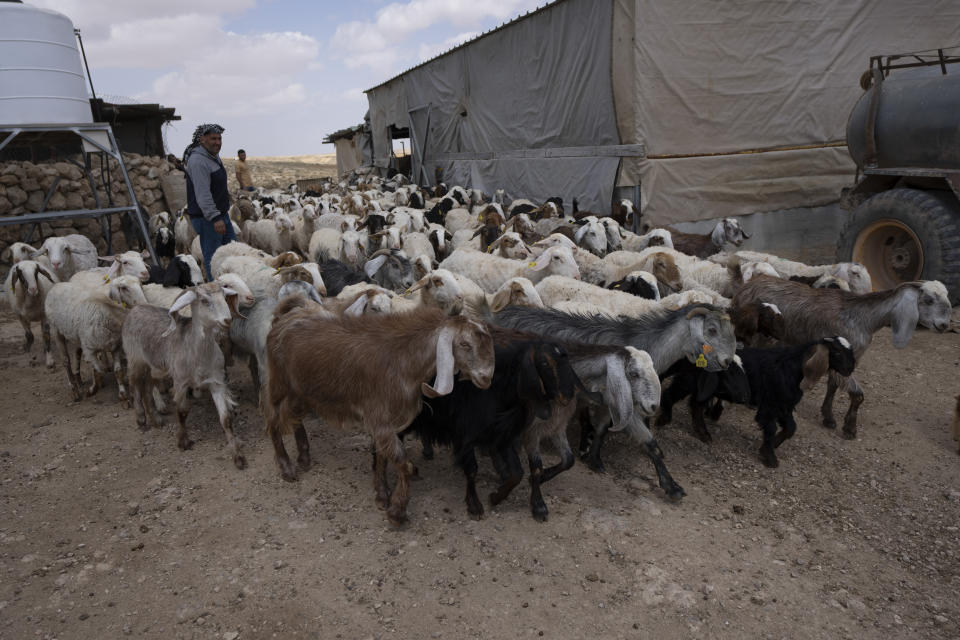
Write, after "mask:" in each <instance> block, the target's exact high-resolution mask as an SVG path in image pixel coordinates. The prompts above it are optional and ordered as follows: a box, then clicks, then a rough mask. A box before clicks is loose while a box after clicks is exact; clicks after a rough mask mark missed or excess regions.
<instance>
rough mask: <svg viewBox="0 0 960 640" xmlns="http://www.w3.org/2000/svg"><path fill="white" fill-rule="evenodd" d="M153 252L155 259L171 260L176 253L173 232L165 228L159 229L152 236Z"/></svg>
mask: <svg viewBox="0 0 960 640" xmlns="http://www.w3.org/2000/svg"><path fill="white" fill-rule="evenodd" d="M153 250H154V251H155V252H156V254H157V258H167V259H168V260H169V259H172V258H173V256H174V255H176V253H177V241H176V237H175V236H174V235H173V231H171V230H170V229H168V228H166V227H160V228H159V229H157V230H156V231H155V232H154V234H153Z"/></svg>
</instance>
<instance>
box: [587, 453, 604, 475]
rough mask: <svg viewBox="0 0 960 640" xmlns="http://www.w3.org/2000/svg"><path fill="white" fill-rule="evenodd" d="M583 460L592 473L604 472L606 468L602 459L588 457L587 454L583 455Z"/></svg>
mask: <svg viewBox="0 0 960 640" xmlns="http://www.w3.org/2000/svg"><path fill="white" fill-rule="evenodd" d="M583 462H584V463H585V464H586V465H587V468H588V469H590V471H593V472H594V473H606V472H607V469H606V467H604V466H603V461H602V460H600V459H599V458H590V457H587V456H584V457H583Z"/></svg>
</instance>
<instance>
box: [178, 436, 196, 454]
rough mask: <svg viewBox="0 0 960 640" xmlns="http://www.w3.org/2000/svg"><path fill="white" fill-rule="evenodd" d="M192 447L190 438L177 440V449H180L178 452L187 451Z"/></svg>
mask: <svg viewBox="0 0 960 640" xmlns="http://www.w3.org/2000/svg"><path fill="white" fill-rule="evenodd" d="M192 447H193V440H191V439H190V438H180V439H179V440H177V448H178V449H180V451H187V450H189V449H190V448H192Z"/></svg>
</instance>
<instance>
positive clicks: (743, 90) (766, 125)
mask: <svg viewBox="0 0 960 640" xmlns="http://www.w3.org/2000/svg"><path fill="white" fill-rule="evenodd" d="M958 25H960V4H957V3H955V2H951V1H948V0H931V1H926V2H922V3H921V2H917V1H916V0H913V1H911V0H848V1H846V2H842V3H835V2H831V1H829V0H811V1H810V2H805V3H779V2H778V3H770V2H765V3H762V2H725V3H718V2H715V1H714V0H692V1H691V2H688V3H679V4H678V3H673V4H671V3H663V2H656V1H655V0H560V1H558V2H555V3H553V4H550V5H548V6H546V7H544V8H542V9H540V10H538V11H535V12H533V13H531V14H529V15H527V16H524V17H521V18H520V19H518V20H516V21H514V22H512V23H509V24H507V25H505V26H503V27H501V28H499V29H497V30H494V31H492V32H490V33H487V34H484V35H482V36H480V37H479V38H477V39H475V40H473V41H471V42H469V43H467V44H465V45H462V46H460V47H458V48H456V49H454V50H452V51H451V52H448V53H446V54H443V55H441V56H439V57H437V58H435V59H433V60H430V61H428V62H426V63H424V64H421V65H419V66H417V67H414V68H413V69H411V70H409V71H407V72H405V73H404V74H402V75H400V76H397V77H396V78H393V79H392V80H390V81H388V82H386V83H384V84H383V85H380V86H378V87H375V88H374V89H371V90H370V91H368V92H367V96H368V99H369V102H370V113H371V130H372V131H371V133H372V136H373V150H374V164H375V165H376V166H377V167H381V168H384V167H386V166H387V163H388V161H389V151H390V140H389V137H390V135H389V128H390V126H391V125H392V126H393V127H395V128H406V127H409V128H410V138H411V146H412V148H413V167H414V172H415V179H417V181H418V182H421V183H432V182H433V176H434V170H435V169H436V168H437V167H439V168H440V169H442V171H443V175H444V179H445V180H447V181H448V182H450V183H457V184H464V185H467V186H473V187H477V188H480V189H482V190H484V191H487V192H491V191H492V190H493V189H495V188H504V189H506V190H507V192H508V193H510V194H512V195H514V196H524V197H530V198H533V199H535V200H543V199H545V198H547V197H549V196H553V195H560V196H562V197H564V198H565V200H567V201H568V202H569V200H570V199H571V198H572V197H573V196H576V197H578V198H579V200H580V202H581V203H582V205H583V206H584V208H593V209H596V210H606V209H607V208H608V207H609V205H610V202H611V199H612V195H613V190H614V186H618V187H627V186H633V185H639V186H640V188H641V191H642V202H643V206H644V213H645V215H646V216H648V217H649V218H650V219H651V220H652V221H653V222H654V223H663V222H675V221H694V220H703V219H711V218H716V217H721V216H724V215H741V214H747V213H753V212H758V211H773V210H780V209H787V208H793V207H809V206H815V205H821V204H825V203H827V202H830V201H834V200H836V199H837V197H838V195H839V192H840V189H841V188H842V187H843V186H847V185H849V184H850V183H851V182H852V180H853V175H854V170H855V167H854V165H853V163H852V161H851V160H850V159H849V157H848V156H847V153H846V148H845V147H844V146H843V137H844V131H845V125H846V119H847V116H848V114H849V112H850V109H851V108H852V106H853V104H854V103H855V101H856V99H857V97H859V95H860V93H861V89H860V87H859V83H858V80H859V76H860V74H861V73H862V72H863V71H864V70H865V69H866V67H867V61H868V58H869V56H870V55H873V54H878V53H884V52H887V53H889V52H902V51H911V50H921V49H929V48H931V47H938V46H948V45H952V44H955V43H957V42H958V41H960V28H958Z"/></svg>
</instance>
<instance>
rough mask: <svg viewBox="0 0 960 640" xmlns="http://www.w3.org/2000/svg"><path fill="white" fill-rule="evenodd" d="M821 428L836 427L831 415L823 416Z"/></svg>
mask: <svg viewBox="0 0 960 640" xmlns="http://www.w3.org/2000/svg"><path fill="white" fill-rule="evenodd" d="M822 424H823V428H824V429H836V428H837V421H836V420H834V419H833V417H832V416H823V422H822Z"/></svg>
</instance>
